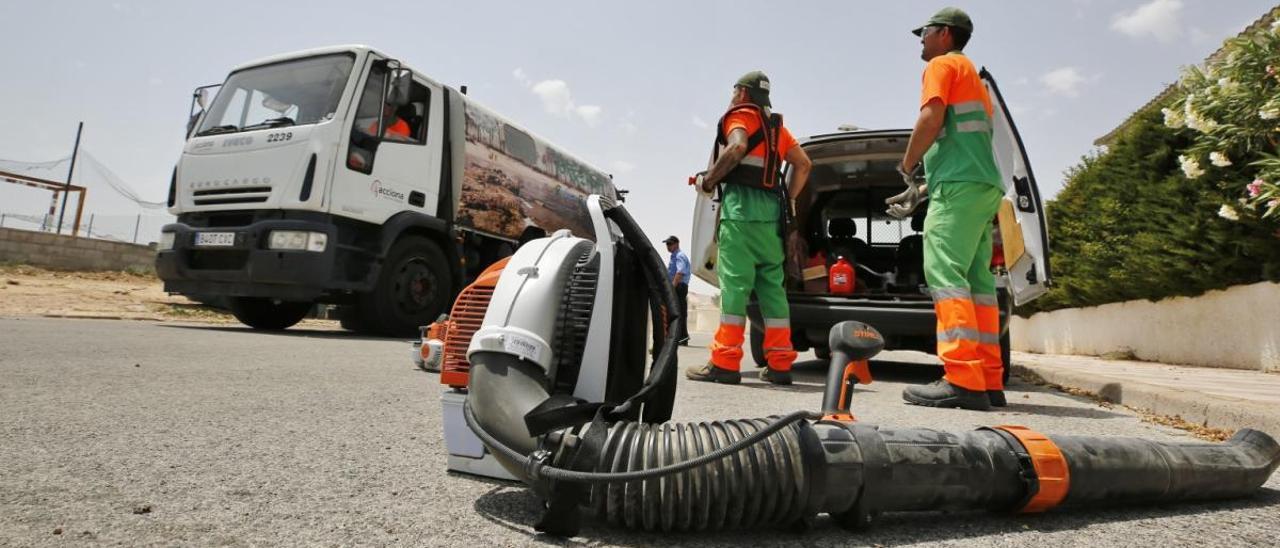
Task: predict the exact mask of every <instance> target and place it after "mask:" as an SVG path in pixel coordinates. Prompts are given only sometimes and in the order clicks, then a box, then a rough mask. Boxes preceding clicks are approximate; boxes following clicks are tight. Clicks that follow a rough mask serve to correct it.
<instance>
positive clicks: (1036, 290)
mask: <svg viewBox="0 0 1280 548" xmlns="http://www.w3.org/2000/svg"><path fill="white" fill-rule="evenodd" d="M981 74H982V78H983V81H984V82H985V83H986V85H987V88H988V91H989V92H990V94H991V99H992V103H993V105H992V106H993V109H994V119H993V122H994V124H995V125H994V139H993V147H994V149H995V156H996V163H997V165H998V166H999V168H1000V171H1001V175H1002V176H1003V179H1004V183H1005V200H1004V202H1003V204H1002V206H1001V211H1000V214H999V215H998V216H997V218H996V219H992V222H993V225H994V228H995V230H994V232H993V234H994V239H995V241H996V247H997V249H995V250H994V251H995V252H994V254H993V260H992V265H991V268H992V269H993V271H995V272H996V274H997V277H996V279H997V285H998V286H999V290H998V294H999V297H1000V303H1001V307H1000V308H1001V312H1000V318H1001V339H1000V340H1001V348H1002V351H1003V352H1004V353H1005V363H1006V364H1007V363H1008V346H1009V336H1008V322H1007V318H1008V315H1009V313H1010V311H1011V309H1012V307H1013V305H1015V304H1024V303H1027V302H1030V301H1031V300H1033V299H1035V298H1036V297H1039V296H1040V295H1042V294H1043V293H1044V292H1045V291H1046V290H1047V285H1048V283H1049V282H1050V274H1049V241H1048V235H1047V234H1048V233H1047V231H1046V224H1045V216H1044V209H1043V206H1042V204H1041V200H1040V193H1039V190H1038V188H1037V187H1036V181H1035V176H1034V175H1033V174H1032V171H1031V166H1030V163H1029V161H1028V159H1027V155H1026V151H1025V149H1024V148H1023V144H1022V139H1021V137H1020V136H1019V134H1018V131H1017V128H1016V126H1014V124H1013V119H1012V118H1011V117H1010V115H1009V110H1008V107H1007V106H1006V105H1005V103H1004V99H1003V98H1002V97H1001V95H1000V91H999V88H998V87H997V86H996V83H995V80H994V78H992V76H991V75H990V73H988V72H987V71H986V70H983V71H982V73H981ZM910 137H911V130H909V129H893V130H851V131H840V132H837V133H830V134H823V135H816V136H813V137H810V138H808V139H806V140H804V141H802V142H801V143H800V146H802V147H804V150H805V152H806V153H807V154H808V155H809V157H810V159H812V161H813V170H812V172H811V174H810V176H809V181H808V184H807V185H806V187H805V190H804V191H803V192H802V193H801V195H800V196H799V197H798V198H797V200H796V209H797V223H798V225H799V227H800V229H801V231H802V235H803V236H804V237H805V240H806V244H807V247H808V263H807V264H805V265H801V266H802V267H807V268H805V272H806V274H805V278H808V279H807V280H789V281H788V287H787V296H788V302H789V303H790V307H791V327H792V343H793V344H794V346H795V347H796V348H797V349H798V350H806V349H809V348H813V349H814V350H815V351H816V353H817V354H818V355H819V357H822V358H824V359H825V357H826V356H827V355H828V354H827V353H828V352H829V349H827V348H826V345H827V335H828V331H829V329H830V328H831V326H833V325H835V324H836V323H839V322H841V321H844V320H858V321H862V322H865V323H868V324H870V325H872V326H874V327H875V328H876V329H877V330H879V331H880V332H881V333H882V334H883V335H884V337H885V340H886V348H889V349H905V350H920V351H925V352H930V353H933V352H935V351H936V343H935V340H936V339H935V337H936V335H935V330H936V325H937V317H936V315H935V313H934V309H933V302H932V299H931V298H930V296H929V289H928V287H927V285H926V284H925V280H924V252H923V246H922V241H923V225H924V218H925V215H926V212H927V209H928V204H927V203H926V204H921V205H920V207H919V208H918V209H917V210H916V211H915V213H914V215H913V216H912V217H911V218H908V219H901V220H900V219H895V218H893V217H890V216H889V215H888V214H887V213H886V212H885V209H886V206H885V199H886V198H888V197H890V196H893V195H894V194H897V193H899V192H901V191H902V190H903V182H902V178H901V176H900V175H899V174H898V172H897V164H898V162H899V161H901V159H902V156H903V155H904V154H905V152H906V148H907V142H908V141H909V139H910ZM718 207H719V204H717V203H715V202H714V201H713V200H712V199H711V197H709V196H705V195H700V196H699V198H698V201H697V204H696V205H695V211H694V234H693V242H692V245H691V246H690V260H691V263H692V265H693V270H694V275H696V276H698V277H699V278H701V279H703V280H704V281H706V282H708V283H710V284H712V285H718V281H717V278H716V271H715V267H716V252H717V248H716V244H715V238H714V231H715V226H716V215H717V208H718ZM839 257H844V258H845V259H846V260H847V261H849V262H851V263H852V264H853V265H854V268H855V278H856V283H855V286H854V290H853V292H852V293H851V294H835V293H832V292H831V291H830V290H829V286H828V283H827V278H826V273H827V271H828V269H829V268H830V267H831V265H832V264H833V263H835V262H836V260H837V259H838V258H839ZM749 315H750V316H751V318H752V320H753V321H752V322H751V323H752V329H751V347H752V354H753V356H754V357H755V360H756V363H757V364H759V365H760V366H761V367H764V366H765V361H764V354H763V352H762V344H763V326H762V325H761V322H759V321H756V320H758V319H759V318H760V316H759V312H758V308H757V307H756V306H755V305H754V304H753V305H752V306H751V307H750V312H749ZM1006 370H1007V368H1006Z"/></svg>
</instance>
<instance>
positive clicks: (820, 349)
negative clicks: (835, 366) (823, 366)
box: [813, 346, 831, 362]
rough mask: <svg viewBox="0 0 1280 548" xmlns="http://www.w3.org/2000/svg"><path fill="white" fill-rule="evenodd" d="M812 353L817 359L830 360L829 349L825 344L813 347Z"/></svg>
mask: <svg viewBox="0 0 1280 548" xmlns="http://www.w3.org/2000/svg"><path fill="white" fill-rule="evenodd" d="M813 354H814V355H815V356H817V357H818V359H819V360H822V361H824V362H829V361H831V349H830V348H827V347H825V346H815V347H813Z"/></svg>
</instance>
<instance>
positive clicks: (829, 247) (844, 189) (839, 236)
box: [791, 139, 927, 299]
mask: <svg viewBox="0 0 1280 548" xmlns="http://www.w3.org/2000/svg"><path fill="white" fill-rule="evenodd" d="M886 141H891V142H886ZM897 141H900V140H899V139H879V140H874V141H870V140H869V141H862V142H842V143H832V145H833V146H830V147H824V146H821V145H819V146H816V147H814V150H812V151H811V155H812V156H813V157H814V166H813V171H812V173H811V174H810V178H809V182H808V184H807V185H806V188H805V190H804V192H803V193H802V195H801V196H800V199H799V200H797V207H798V210H797V217H798V219H797V221H798V222H799V223H800V225H799V226H800V227H801V229H802V230H803V234H804V236H805V241H806V243H807V244H808V260H807V262H806V264H805V265H804V266H806V267H809V268H808V271H807V275H806V278H807V281H806V282H803V283H801V284H798V285H796V286H793V287H792V288H791V289H792V291H799V292H802V293H807V294H814V293H827V291H828V290H827V280H826V277H825V276H823V275H821V274H823V273H825V272H827V271H828V270H829V269H830V268H831V265H833V264H835V262H836V260H837V259H838V258H839V257H844V258H845V260H847V261H849V262H850V263H851V264H853V266H854V270H855V273H856V278H857V284H856V286H855V290H854V294H855V295H859V294H860V295H866V296H891V297H899V298H904V299H925V298H927V296H926V295H927V293H926V291H925V288H924V283H925V281H924V247H923V238H922V232H923V228H924V216H925V210H926V209H927V207H926V205H921V207H920V208H919V209H918V210H917V211H916V212H915V214H914V215H913V216H912V217H911V218H908V219H902V220H899V219H895V218H893V217H890V216H889V215H888V214H887V213H885V209H886V206H885V200H886V199H887V198H889V197H891V196H893V195H895V194H897V193H899V192H901V191H902V190H903V188H904V185H903V183H902V177H901V175H899V174H898V172H897V167H896V163H897V161H898V160H899V159H900V158H901V152H900V148H901V147H903V146H905V143H901V142H897ZM851 146H852V147H854V148H856V149H857V150H854V149H851V148H850V147H851ZM879 147H884V148H885V149H886V150H885V151H883V152H879V151H876V150H875V149H877V148H879ZM889 150H893V152H890V151H889ZM817 266H824V267H825V269H815V268H814V267H817Z"/></svg>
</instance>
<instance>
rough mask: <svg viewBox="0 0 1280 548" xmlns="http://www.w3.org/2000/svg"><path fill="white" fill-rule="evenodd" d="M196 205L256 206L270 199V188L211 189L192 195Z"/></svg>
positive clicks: (198, 191)
mask: <svg viewBox="0 0 1280 548" xmlns="http://www.w3.org/2000/svg"><path fill="white" fill-rule="evenodd" d="M192 196H194V197H195V204H196V205H221V204H258V203H262V202H265V201H267V198H270V197H271V187H270V186H246V187H238V188H211V189H208V190H197V191H195V192H193V193H192Z"/></svg>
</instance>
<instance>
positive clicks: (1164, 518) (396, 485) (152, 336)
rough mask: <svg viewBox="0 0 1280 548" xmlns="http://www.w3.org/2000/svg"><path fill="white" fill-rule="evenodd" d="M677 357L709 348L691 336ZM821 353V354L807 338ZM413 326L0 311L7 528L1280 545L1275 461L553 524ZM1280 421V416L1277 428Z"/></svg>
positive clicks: (901, 414) (689, 412) (863, 395)
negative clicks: (998, 507) (705, 530)
mask: <svg viewBox="0 0 1280 548" xmlns="http://www.w3.org/2000/svg"><path fill="white" fill-rule="evenodd" d="M884 356H885V358H886V361H882V362H880V363H878V364H877V365H876V367H875V369H874V371H875V374H876V375H877V379H876V383H875V384H873V385H871V386H870V387H869V388H868V389H866V390H863V391H859V392H858V393H857V396H856V402H855V405H856V408H855V413H856V414H857V416H858V417H859V419H860V420H862V421H865V422H871V423H878V424H891V425H895V426H928V427H934V428H943V429H952V430H965V429H971V428H974V427H977V426H980V425H990V424H1001V423H1015V424H1024V425H1027V426H1029V427H1032V428H1035V429H1040V430H1042V431H1045V432H1048V433H1072V434H1099V435H1129V436H1143V437H1149V438H1154V439H1183V440H1186V439H1187V436H1186V435H1185V434H1184V433H1182V432H1180V431H1177V430H1172V429H1168V428H1165V427H1160V426H1154V425H1151V424H1147V423H1143V422H1141V421H1140V420H1139V418H1137V417H1135V416H1133V415H1132V414H1130V413H1127V412H1124V411H1122V410H1117V409H1108V408H1103V407H1100V406H1099V405H1097V404H1094V403H1092V402H1089V401H1086V400H1081V399H1077V398H1073V397H1070V396H1066V395H1062V394H1059V393H1056V392H1051V391H1047V390H1045V389H1042V388H1038V387H1033V386H1028V385H1025V384H1017V383H1015V384H1014V385H1013V386H1012V387H1011V389H1010V391H1009V396H1010V400H1011V406H1010V407H1009V408H1007V410H1006V411H1000V412H987V413H980V412H970V411H957V410H935V409H927V408H920V407H912V406H907V405H904V404H903V403H902V402H901V399H900V392H901V389H902V387H903V386H904V385H905V384H907V383H918V382H927V381H928V380H929V378H930V377H931V376H936V375H937V374H938V373H937V368H935V367H927V366H919V365H915V366H912V365H910V364H906V363H903V362H905V361H912V360H916V361H918V360H919V359H920V357H921V356H922V355H918V354H909V353H904V354H886V355H884ZM681 358H682V364H690V363H696V362H698V361H701V360H704V359H706V351H705V350H703V349H697V348H693V349H686V350H683V351H682V353H681ZM808 358H809V359H811V358H812V356H808ZM800 370H801V372H800V373H799V375H798V377H799V378H798V380H799V383H798V384H797V385H795V386H793V387H790V388H786V389H781V388H774V387H768V386H764V385H761V384H759V383H758V382H757V381H754V378H752V380H751V381H748V382H746V383H744V384H743V385H741V386H736V387H733V386H721V385H706V384H701V383H690V382H685V381H684V380H683V378H682V379H681V385H680V393H679V396H678V402H677V406H676V415H677V418H678V419H710V418H737V417H751V416H764V415H770V414H777V413H783V412H788V411H792V410H795V409H800V408H809V409H812V408H815V407H817V405H818V403H819V401H820V399H821V394H820V390H821V386H820V385H821V382H822V377H821V375H822V372H821V366H820V364H817V363H816V362H811V363H808V364H805V365H802V366H801V367H800ZM437 382H438V379H437V377H436V375H435V374H430V373H424V372H422V371H419V370H417V369H416V368H414V367H413V365H412V363H411V361H410V358H409V345H408V344H407V343H405V342H402V341H394V340H386V339H369V338H363V337H358V336H354V335H349V334H346V333H341V332H329V331H318V330H312V331H306V330H296V331H289V332H286V333H283V334H263V333H255V332H251V331H249V330H247V329H244V328H240V327H219V326H198V325H179V324H173V323H148V322H128V321H86V320H53V319H0V545H6V546H7V545H13V546H29V545H52V544H58V545H62V544H77V545H78V544H111V545H129V546H139V545H166V546H173V545H232V546H241V545H388V544H391V545H478V544H482V543H483V544H487V545H498V546H508V545H543V544H553V545H562V544H569V545H576V544H587V545H649V544H653V545H666V544H677V543H678V544H687V545H697V546H742V545H778V544H789V545H805V546H828V545H831V546H834V545H841V546H843V545H863V544H865V545H877V544H878V545H891V544H892V545H897V544H915V543H918V544H925V543H927V544H944V545H964V546H1015V545H1017V546H1026V545H1041V546H1045V545H1052V546H1059V545H1085V544H1087V545H1090V546H1134V545H1146V546H1152V545H1213V546H1222V545H1238V546H1246V545H1248V546H1257V545H1274V544H1275V543H1276V539H1277V538H1280V474H1277V475H1276V476H1273V477H1272V478H1271V480H1270V482H1269V483H1268V484H1267V486H1266V487H1265V488H1264V489H1263V490H1261V491H1260V492H1259V493H1258V494H1257V495H1256V496H1254V497H1252V498H1249V499H1244V500H1238V501H1231V502H1223V503H1212V504H1187V505H1164V506H1154V507H1143V508H1126V509H1088V510H1083V511H1079V510H1077V511H1070V512H1068V511H1062V512H1054V513H1049V514H1045V515H1038V516H1010V515H997V514H989V513H984V512H959V513H930V514H896V515H889V516H886V517H885V518H884V519H883V520H882V521H881V522H880V523H879V525H878V526H877V527H876V528H875V529H873V530H872V531H870V532H867V533H862V534H853V533H850V532H847V531H844V530H842V529H840V528H839V527H837V526H835V525H834V524H833V523H831V522H830V521H829V520H827V519H825V518H822V519H820V520H819V521H818V523H817V525H816V527H815V528H814V529H813V530H810V531H809V532H807V533H804V534H800V535H797V534H794V533H787V532H779V531H752V532H734V533H725V534H718V535H709V534H704V535H681V536H678V537H674V538H673V537H671V536H663V535H656V534H640V533H632V532H627V531H621V530H617V529H611V528H608V527H603V526H594V525H592V526H588V527H587V528H585V529H584V531H583V533H582V535H581V536H580V537H578V538H576V539H573V540H571V541H563V540H558V539H553V538H547V537H541V536H538V535H536V534H535V533H534V531H533V529H532V523H533V522H534V520H535V519H536V516H537V508H536V501H535V498H534V497H533V496H532V495H531V494H530V493H529V492H528V491H526V490H525V489H523V488H522V487H520V486H518V485H510V484H504V483H500V482H492V481H482V480H477V479H474V478H470V477H465V476H460V475H453V474H450V473H448V472H446V470H445V449H444V443H443V441H442V438H441V422H440V417H441V406H440V400H439V394H440V388H439V385H438V384H437ZM1277 434H1280V433H1277Z"/></svg>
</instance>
